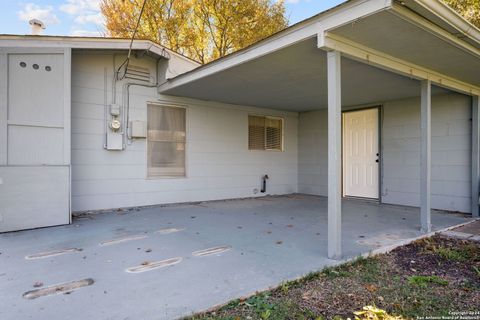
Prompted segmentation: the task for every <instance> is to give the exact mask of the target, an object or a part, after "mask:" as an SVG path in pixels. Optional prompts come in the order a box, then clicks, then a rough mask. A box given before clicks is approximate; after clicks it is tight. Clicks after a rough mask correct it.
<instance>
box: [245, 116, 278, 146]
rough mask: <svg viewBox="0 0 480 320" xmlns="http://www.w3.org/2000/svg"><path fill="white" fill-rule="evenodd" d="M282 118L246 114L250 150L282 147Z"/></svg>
mask: <svg viewBox="0 0 480 320" xmlns="http://www.w3.org/2000/svg"><path fill="white" fill-rule="evenodd" d="M282 140H283V119H281V118H274V117H262V116H248V148H249V149H250V150H278V151H281V150H282V149H283V141H282Z"/></svg>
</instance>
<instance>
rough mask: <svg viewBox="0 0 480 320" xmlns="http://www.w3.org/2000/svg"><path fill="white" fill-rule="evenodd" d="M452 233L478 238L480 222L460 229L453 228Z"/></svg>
mask: <svg viewBox="0 0 480 320" xmlns="http://www.w3.org/2000/svg"><path fill="white" fill-rule="evenodd" d="M454 231H456V232H463V233H468V234H471V235H477V236H480V220H477V221H475V222H472V223H469V224H467V225H465V226H463V227H460V228H455V230H454Z"/></svg>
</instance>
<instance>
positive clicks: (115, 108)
mask: <svg viewBox="0 0 480 320" xmlns="http://www.w3.org/2000/svg"><path fill="white" fill-rule="evenodd" d="M110 114H111V115H112V116H114V117H118V116H119V115H120V106H119V105H118V104H111V105H110Z"/></svg>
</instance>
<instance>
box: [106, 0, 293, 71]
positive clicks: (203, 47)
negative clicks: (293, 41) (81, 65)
mask: <svg viewBox="0 0 480 320" xmlns="http://www.w3.org/2000/svg"><path fill="white" fill-rule="evenodd" d="M142 4H143V0H103V1H102V3H101V10H102V13H103V15H104V17H105V21H106V29H107V33H108V35H109V36H112V37H123V38H128V37H131V36H132V34H133V30H134V28H135V25H136V22H137V18H138V16H139V12H140V9H141V7H142ZM287 25H288V21H287V19H286V17H285V6H284V2H283V0H282V1H271V0H147V2H146V5H145V9H144V12H143V16H142V20H141V23H140V26H139V29H138V31H137V36H136V37H137V38H142V39H150V40H153V41H155V42H158V43H160V44H162V45H164V46H166V47H168V48H170V49H172V50H175V51H177V52H180V53H182V54H184V55H186V56H189V57H191V58H193V59H195V60H198V61H200V62H202V63H204V62H208V61H211V60H214V59H217V58H219V57H222V56H225V55H227V54H229V53H231V52H233V51H236V50H238V49H241V48H244V47H246V46H248V45H250V44H252V43H254V42H256V41H258V40H261V39H263V38H266V37H268V36H269V35H271V34H273V33H275V32H278V31H280V30H282V29H284V28H285V27H286V26H287Z"/></svg>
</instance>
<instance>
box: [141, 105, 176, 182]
mask: <svg viewBox="0 0 480 320" xmlns="http://www.w3.org/2000/svg"><path fill="white" fill-rule="evenodd" d="M185 113H186V111H185V109H184V108H178V107H169V106H160V105H148V127H147V130H148V132H147V141H148V142H147V170H148V172H147V174H148V176H149V177H184V176H185V142H186V132H185V127H186V125H185Z"/></svg>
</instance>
